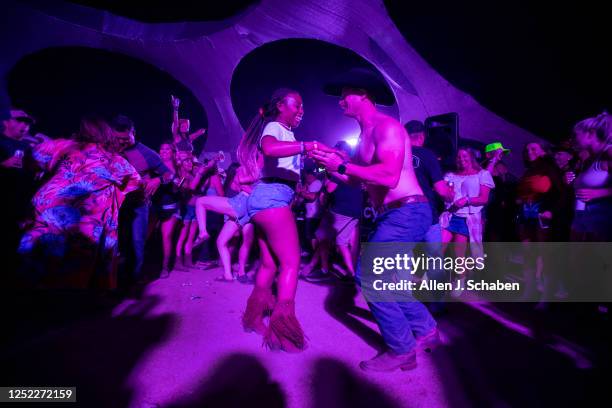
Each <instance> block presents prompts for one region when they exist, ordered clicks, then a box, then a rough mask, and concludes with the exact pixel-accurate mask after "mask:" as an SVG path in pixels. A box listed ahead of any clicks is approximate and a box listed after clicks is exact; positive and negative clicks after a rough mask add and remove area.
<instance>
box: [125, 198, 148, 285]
mask: <svg viewBox="0 0 612 408" xmlns="http://www.w3.org/2000/svg"><path fill="white" fill-rule="evenodd" d="M132 216H133V218H132V220H131V221H132V224H131V227H132V231H131V232H132V253H131V256H132V257H133V259H131V260H130V261H131V262H129V265H131V266H132V267H133V269H132V279H134V281H138V280H139V279H141V278H142V265H143V264H144V257H145V244H146V243H147V230H148V227H149V205H148V204H140V205H135V206H134V207H133V213H132Z"/></svg>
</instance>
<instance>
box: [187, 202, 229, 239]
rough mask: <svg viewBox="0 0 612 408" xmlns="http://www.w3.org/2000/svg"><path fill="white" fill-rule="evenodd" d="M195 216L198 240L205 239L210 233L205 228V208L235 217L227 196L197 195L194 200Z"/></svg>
mask: <svg viewBox="0 0 612 408" xmlns="http://www.w3.org/2000/svg"><path fill="white" fill-rule="evenodd" d="M195 208H196V218H197V220H198V227H199V229H200V233H199V234H198V242H200V241H205V240H207V239H208V238H209V237H210V235H209V234H208V231H207V230H206V210H210V211H214V212H216V213H219V214H224V215H228V216H230V217H236V213H235V212H234V209H233V208H232V206H231V205H230V204H229V199H228V198H227V197H216V196H203V197H198V198H197V199H196V202H195Z"/></svg>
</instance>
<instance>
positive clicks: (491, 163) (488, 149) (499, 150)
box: [482, 142, 510, 174]
mask: <svg viewBox="0 0 612 408" xmlns="http://www.w3.org/2000/svg"><path fill="white" fill-rule="evenodd" d="M508 153H510V149H506V148H504V146H503V145H502V144H501V142H493V143H489V144H488V145H486V146H485V160H484V162H483V163H482V168H483V169H484V170H486V171H488V172H489V173H491V174H493V172H494V169H495V165H496V164H497V163H499V162H501V161H502V158H503V157H504V155H506V154H508Z"/></svg>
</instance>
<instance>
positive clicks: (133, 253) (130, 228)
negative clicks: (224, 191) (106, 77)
mask: <svg viewBox="0 0 612 408" xmlns="http://www.w3.org/2000/svg"><path fill="white" fill-rule="evenodd" d="M111 126H112V128H113V131H114V133H115V137H116V138H117V139H118V140H119V142H120V143H121V145H122V148H123V150H122V155H123V157H124V158H125V159H126V160H127V161H128V162H129V163H130V164H131V165H132V166H133V167H134V168H135V169H136V171H138V174H140V176H141V178H142V187H143V188H141V189H138V190H136V191H133V192H132V193H130V194H129V195H128V196H127V197H126V202H125V204H124V205H123V207H122V208H121V214H120V228H121V244H120V247H121V252H122V255H125V256H126V264H125V265H124V267H125V271H123V275H124V276H123V278H125V279H126V280H127V283H140V284H142V283H143V282H144V276H143V272H142V267H143V264H144V257H145V244H146V242H147V232H148V230H149V228H148V225H149V211H150V207H151V199H152V197H153V195H154V194H155V192H156V191H157V189H158V188H159V186H160V185H162V184H164V183H169V182H171V180H172V177H173V174H172V172H171V171H170V169H168V168H167V167H166V166H165V165H164V163H163V162H162V160H161V158H160V157H159V154H157V153H156V152H155V151H154V150H152V149H150V148H148V147H147V146H145V145H144V144H143V143H141V142H137V141H136V129H135V127H134V122H132V121H131V120H130V119H129V118H128V117H126V116H123V115H120V116H117V117H115V118H114V119H113V121H112V122H111Z"/></svg>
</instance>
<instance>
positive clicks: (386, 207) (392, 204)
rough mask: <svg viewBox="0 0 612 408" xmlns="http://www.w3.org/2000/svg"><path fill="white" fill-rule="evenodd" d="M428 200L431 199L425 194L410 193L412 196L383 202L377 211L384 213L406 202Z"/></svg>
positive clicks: (426, 201)
mask: <svg viewBox="0 0 612 408" xmlns="http://www.w3.org/2000/svg"><path fill="white" fill-rule="evenodd" d="M428 202H429V200H427V197H425V196H424V195H410V196H406V197H402V198H398V199H397V200H393V201H391V202H389V203H387V204H383V205H381V206H379V207H377V208H376V212H377V213H378V214H382V213H384V212H385V211H389V210H393V209H396V208H400V207H402V206H403V205H405V204H412V203H428Z"/></svg>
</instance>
